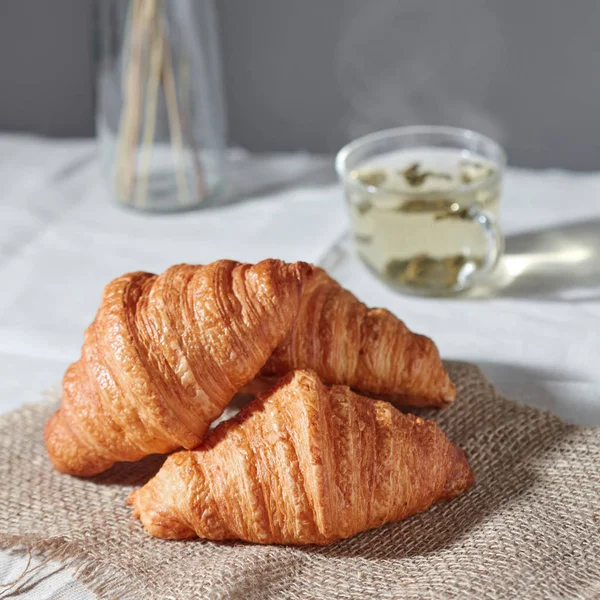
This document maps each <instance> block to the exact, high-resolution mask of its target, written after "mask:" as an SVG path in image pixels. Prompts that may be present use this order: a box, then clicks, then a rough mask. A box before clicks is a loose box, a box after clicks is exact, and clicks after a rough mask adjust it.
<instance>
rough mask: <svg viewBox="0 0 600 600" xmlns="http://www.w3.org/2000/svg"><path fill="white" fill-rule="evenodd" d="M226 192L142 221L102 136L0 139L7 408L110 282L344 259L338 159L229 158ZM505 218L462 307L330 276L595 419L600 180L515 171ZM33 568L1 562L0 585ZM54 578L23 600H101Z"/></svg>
mask: <svg viewBox="0 0 600 600" xmlns="http://www.w3.org/2000/svg"><path fill="white" fill-rule="evenodd" d="M228 183H229V190H228V192H227V196H226V197H227V202H228V203H227V205H225V206H222V207H220V208H214V209H207V210H204V211H196V212H191V213H180V214H174V215H149V214H144V213H138V212H134V211H129V210H124V209H122V208H120V207H118V206H116V205H114V204H113V203H112V202H111V200H110V197H109V194H108V191H107V189H106V187H105V183H104V181H103V178H102V174H101V173H100V171H99V168H98V164H97V161H96V152H95V144H94V142H93V141H90V140H85V141H69V142H65V141H62V142H58V141H49V140H42V139H39V138H33V137H23V136H9V135H2V136H0V413H2V412H8V411H10V410H13V409H15V408H18V407H19V406H21V405H23V404H24V403H31V402H37V401H38V400H39V399H40V398H41V396H42V392H43V391H44V390H48V389H51V388H53V387H57V386H58V385H59V383H60V379H61V377H62V374H63V372H64V370H65V369H66V367H67V366H68V364H69V363H70V362H72V361H73V360H75V359H76V358H77V357H78V355H79V350H80V347H81V343H82V336H83V331H84V329H85V327H86V326H87V325H88V324H89V322H90V321H91V320H92V318H93V316H94V313H95V311H96V309H97V307H98V302H99V298H100V294H101V292H102V288H103V286H104V285H105V284H106V283H107V282H108V281H109V280H111V279H112V278H114V277H115V276H118V275H120V274H122V273H125V272H127V271H134V270H147V271H153V272H160V271H162V270H164V269H165V268H167V267H168V266H170V265H172V264H174V263H178V262H190V263H206V262H210V261H212V260H216V259H219V258H234V259H238V260H242V261H248V262H254V261H257V260H260V259H262V258H266V257H269V256H272V257H278V258H282V259H285V260H290V261H294V260H305V261H309V262H318V261H322V260H323V259H327V260H330V259H331V258H332V255H335V253H336V251H337V248H338V247H339V246H340V244H339V242H340V240H343V235H344V232H345V231H346V230H347V225H348V222H347V216H346V213H345V209H344V202H343V197H342V192H341V189H340V187H339V186H338V185H337V184H336V182H335V177H334V172H333V166H332V159H331V158H330V157H315V156H310V155H307V154H300V153H299V154H287V155H268V156H260V157H257V156H250V155H248V154H246V153H244V152H241V151H234V152H232V154H231V172H230V175H229V177H228ZM500 222H501V225H502V227H503V230H504V232H505V234H506V255H505V257H504V259H503V262H502V265H501V267H500V268H499V269H498V272H497V273H496V275H495V277H494V279H493V280H492V281H491V282H490V283H489V284H488V285H487V286H485V287H484V288H480V289H478V290H476V291H475V292H474V293H472V294H470V295H468V296H466V297H462V298H459V299H444V300H439V299H420V298H415V297H408V296H402V295H399V294H397V293H395V292H393V291H392V290H390V289H389V288H387V287H386V286H384V285H383V284H382V283H380V282H379V281H377V280H376V279H375V278H373V276H371V275H370V274H369V273H368V272H367V271H366V269H365V268H364V267H362V266H361V265H360V264H359V263H358V262H357V261H356V260H355V259H353V258H348V257H346V258H345V259H344V260H342V261H341V262H339V264H337V266H336V269H335V272H334V273H333V274H334V276H335V277H336V278H338V280H339V281H340V282H341V283H342V284H343V285H344V286H345V287H347V288H349V289H350V290H352V291H353V292H354V293H355V294H356V295H357V296H359V297H360V298H361V299H362V300H363V301H365V302H366V303H367V304H369V305H371V306H384V307H386V308H388V309H390V310H391V311H393V312H394V313H395V314H397V315H398V316H399V317H400V318H402V319H403V320H404V321H405V322H406V323H407V324H408V325H409V327H411V329H413V330H415V331H418V332H421V333H425V334H427V335H429V336H431V337H432V338H433V339H434V340H435V341H436V343H437V344H438V346H439V348H440V351H441V353H442V355H443V356H444V357H445V358H451V359H458V360H467V361H471V362H475V363H477V364H479V365H480V366H481V367H482V368H483V370H484V371H485V372H486V374H487V375H488V377H489V378H490V379H491V380H492V381H493V382H494V383H495V384H496V386H497V387H499V388H500V389H501V390H502V391H504V392H505V393H506V394H507V395H508V396H509V397H511V398H513V399H515V400H518V401H521V402H524V403H528V404H532V405H535V406H538V407H542V408H546V409H548V410H551V411H553V412H555V413H557V414H558V415H560V416H562V417H563V418H565V419H567V420H569V421H573V422H578V423H585V424H595V425H600V373H599V369H598V366H597V364H598V357H599V356H600V173H571V172H565V171H556V170H548V171H529V170H519V169H508V172H507V174H506V185H505V191H504V195H503V199H502V204H501V218H500ZM342 245H343V244H342ZM24 566H25V562H24V560H23V559H17V558H14V557H12V556H9V555H8V554H7V553H2V554H0V586H1V585H2V584H3V583H5V582H7V581H10V580H11V579H12V578H14V577H16V576H18V574H19V572H20V570H22V568H23V567H24ZM49 569H50V570H46V571H44V573H45V575H47V576H45V578H44V579H41V580H40V582H39V583H38V584H37V585H35V586H33V587H32V588H31V589H29V590H28V591H26V592H25V593H24V594H23V595H21V596H20V597H23V598H63V599H65V598H78V599H81V598H92V597H93V596H92V595H90V594H89V592H87V591H86V590H85V589H84V588H83V587H82V586H81V585H80V584H79V583H77V582H75V581H73V580H72V579H71V577H70V574H69V573H68V571H66V570H63V569H59V568H58V566H57V565H54V566H53V565H50V567H49ZM1 593H2V587H0V594H1Z"/></svg>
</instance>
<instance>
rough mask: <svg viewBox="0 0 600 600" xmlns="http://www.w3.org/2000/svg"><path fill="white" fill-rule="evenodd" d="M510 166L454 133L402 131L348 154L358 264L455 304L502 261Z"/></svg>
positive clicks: (492, 148)
mask: <svg viewBox="0 0 600 600" xmlns="http://www.w3.org/2000/svg"><path fill="white" fill-rule="evenodd" d="M505 163H506V157H505V154H504V151H503V150H502V148H501V147H500V146H499V145H498V144H497V143H496V142H494V141H493V140H491V139H490V138H487V137H485V136H483V135H481V134H479V133H476V132H474V131H470V130H466V129H457V128H452V127H436V126H426V127H425V126H423V127H400V128H398V129H390V130H386V131H381V132H378V133H374V134H371V135H367V136H365V137H363V138H360V139H357V140H355V141H353V142H351V143H350V144H348V145H347V146H345V147H344V148H342V149H341V150H340V152H339V153H338V155H337V159H336V169H337V172H338V175H339V177H340V179H341V180H342V182H343V184H344V189H345V193H346V198H347V202H348V209H349V211H350V221H351V227H352V236H353V239H354V244H355V247H356V250H357V252H358V255H359V256H360V257H361V259H362V260H363V261H364V262H365V263H366V265H367V266H368V267H369V268H370V269H371V270H372V271H374V272H375V273H376V274H377V275H378V276H379V277H380V278H381V279H383V280H384V281H385V282H386V283H389V284H391V285H393V286H394V287H396V288H399V289H400V290H402V291H404V292H409V293H413V294H421V295H429V296H447V295H452V294H455V293H458V292H461V291H464V290H467V289H469V288H471V287H472V286H473V285H475V284H476V283H478V282H482V281H483V280H485V279H487V278H488V277H489V275H490V274H491V272H492V271H493V270H494V268H495V267H496V265H497V264H498V261H499V260H500V257H501V255H502V251H503V247H504V242H503V237H502V233H501V231H500V229H499V227H498V225H497V221H496V220H497V216H498V203H499V199H500V190H501V183H502V175H503V170H504V166H505Z"/></svg>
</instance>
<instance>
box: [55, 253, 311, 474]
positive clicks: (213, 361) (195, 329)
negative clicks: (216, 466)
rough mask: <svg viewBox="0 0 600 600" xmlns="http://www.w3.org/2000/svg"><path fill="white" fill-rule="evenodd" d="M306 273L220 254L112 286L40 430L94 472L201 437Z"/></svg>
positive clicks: (59, 453) (257, 356)
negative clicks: (58, 403)
mask: <svg viewBox="0 0 600 600" xmlns="http://www.w3.org/2000/svg"><path fill="white" fill-rule="evenodd" d="M311 273H312V267H310V266H309V265H307V264H305V263H296V264H287V263H284V262H282V261H277V260H265V261H263V262H260V263H258V264H256V265H249V264H241V263H237V262H234V261H228V260H221V261H217V262H214V263H212V264H209V265H204V266H203V265H176V266H174V267H171V268H170V269H168V270H167V271H165V272H164V273H163V274H161V275H159V276H157V275H153V274H151V273H143V272H136V273H130V274H127V275H124V276H123V277H119V278H118V279H115V280H114V281H112V282H111V283H109V284H108V286H107V287H106V288H105V290H104V294H103V297H102V301H101V304H100V308H99V310H98V313H97V315H96V318H95V319H94V322H93V323H92V324H91V325H90V327H89V328H88V329H87V331H86V333H85V340H84V344H83V348H82V354H81V358H80V359H79V360H78V361H77V362H75V363H73V364H72V365H71V366H70V367H69V369H68V370H67V372H66V374H65V377H64V380H63V395H62V404H61V408H60V410H59V411H58V412H56V413H55V415H54V416H53V417H52V418H51V419H50V421H49V422H48V424H47V426H46V429H45V439H46V446H47V449H48V454H49V456H50V458H51V460H52V462H53V464H54V466H55V467H56V468H57V469H58V470H60V471H63V472H66V473H71V474H75V475H93V474H96V473H99V472H101V471H104V470H105V469H107V468H109V467H110V466H111V465H112V464H114V463H115V462H116V461H135V460H139V459H140V458H142V457H144V456H146V455H148V454H152V453H167V452H171V451H173V450H175V449H177V448H180V447H184V448H193V447H195V446H197V445H198V444H199V443H200V441H201V440H202V438H203V436H204V434H205V433H206V431H207V429H208V427H209V425H210V423H211V422H212V421H213V420H215V419H216V418H217V417H218V416H219V415H220V414H221V412H222V411H223V409H224V408H225V406H226V405H227V404H228V403H229V401H230V400H231V398H232V397H233V395H234V394H235V393H236V392H237V391H238V390H239V389H240V388H241V387H242V386H243V385H244V384H246V383H247V382H248V381H250V380H251V379H252V378H253V377H255V376H256V374H257V372H258V371H259V370H260V368H261V367H262V366H263V365H264V364H265V362H266V360H267V359H268V357H269V356H270V354H271V353H272V352H273V350H274V348H275V347H276V346H277V344H279V343H280V342H281V341H282V340H283V338H284V337H285V335H286V333H287V332H288V331H289V330H290V328H291V325H292V323H293V321H294V320H295V318H296V316H297V313H298V307H299V301H300V296H301V293H302V287H303V284H304V281H305V280H307V279H308V278H309V277H310V274H311Z"/></svg>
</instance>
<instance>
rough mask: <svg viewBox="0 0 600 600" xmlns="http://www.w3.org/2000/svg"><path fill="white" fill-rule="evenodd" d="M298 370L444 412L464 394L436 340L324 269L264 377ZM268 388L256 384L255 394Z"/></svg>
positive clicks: (307, 289)
mask: <svg viewBox="0 0 600 600" xmlns="http://www.w3.org/2000/svg"><path fill="white" fill-rule="evenodd" d="M292 369H312V370H314V371H316V373H317V374H318V375H319V376H320V377H321V379H322V380H323V381H324V382H326V383H328V384H343V385H348V386H350V387H352V388H353V389H355V390H356V391H358V392H362V393H365V394H368V395H373V396H378V397H383V398H385V399H388V400H391V401H392V402H394V403H395V404H398V405H405V406H430V407H440V406H444V405H445V404H447V403H448V402H451V401H452V400H454V398H455V396H456V389H455V387H454V385H453V383H452V381H450V378H449V376H448V374H447V373H446V371H445V370H444V366H443V363H442V361H441V359H440V355H439V352H438V350H437V348H436V346H435V344H434V343H433V341H432V340H430V339H429V338H428V337H425V336H423V335H418V334H416V333H413V332H412V331H410V330H409V329H408V328H407V327H406V325H405V324H404V323H403V322H402V321H400V320H399V319H398V318H397V317H395V316H394V315H393V314H392V313H390V312H389V311H387V310H384V309H382V308H375V309H369V308H367V307H366V306H365V305H364V304H363V303H362V302H360V301H359V300H358V299H357V298H356V297H355V296H354V295H353V294H352V293H350V292H349V291H347V290H345V289H344V288H342V287H341V286H340V285H339V284H338V283H337V282H336V281H334V280H333V279H331V277H329V275H327V273H326V272H325V271H323V270H322V269H320V268H317V267H315V271H314V273H313V274H311V277H310V279H309V280H308V281H307V282H306V284H305V286H304V290H303V293H302V301H301V304H300V313H299V315H298V318H297V319H296V321H295V323H294V325H293V327H292V329H291V330H290V332H289V334H288V335H287V337H286V338H285V340H284V341H283V342H282V343H281V344H280V345H279V346H278V347H277V348H276V350H275V352H273V354H272V355H271V357H270V358H269V360H268V362H267V364H266V365H265V367H264V368H263V369H262V371H261V374H262V375H263V376H265V377H267V378H269V376H282V375H285V374H286V373H287V372H288V371H290V370H292ZM267 381H268V382H269V383H272V381H269V380H267ZM261 387H262V388H264V385H263V386H261V385H260V382H256V383H254V384H253V389H250V390H249V391H255V392H256V391H259V390H260V389H261Z"/></svg>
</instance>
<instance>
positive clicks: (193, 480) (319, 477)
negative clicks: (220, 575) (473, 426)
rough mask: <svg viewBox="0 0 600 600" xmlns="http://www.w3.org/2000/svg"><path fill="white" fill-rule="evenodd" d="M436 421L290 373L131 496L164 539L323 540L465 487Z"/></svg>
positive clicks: (463, 464) (461, 458) (468, 477)
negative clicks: (197, 537) (426, 419)
mask: <svg viewBox="0 0 600 600" xmlns="http://www.w3.org/2000/svg"><path fill="white" fill-rule="evenodd" d="M472 482H473V476H472V473H471V470H470V468H469V465H468V462H467V459H466V457H465V455H464V453H463V451H462V450H460V449H459V448H457V447H456V446H454V445H453V444H452V443H450V441H448V439H447V438H446V436H445V435H444V434H443V433H442V431H441V430H440V429H439V428H438V427H437V425H436V424H435V423H433V422H431V421H424V420H423V419H420V418H418V417H416V416H414V415H404V414H402V413H401V412H399V411H398V410H396V409H395V408H394V407H393V406H392V405H391V404H389V403H387V402H383V401H373V400H371V399H368V398H364V397H362V396H358V395H357V394H354V393H353V392H351V391H350V390H349V389H348V388H347V387H345V386H333V387H331V388H328V387H326V386H324V385H323V384H322V383H321V381H320V380H319V379H318V377H317V375H316V374H315V373H313V372H311V371H295V372H293V373H290V374H289V375H288V376H287V377H285V378H284V379H283V380H282V381H281V382H280V383H279V384H278V385H277V386H276V387H275V388H273V389H272V390H271V391H270V392H267V393H265V394H261V395H260V396H258V397H257V399H255V400H254V401H253V402H252V403H251V404H250V405H249V406H248V407H247V408H246V409H245V410H243V411H242V412H241V413H240V414H239V415H238V416H237V417H235V418H233V419H231V420H229V421H226V422H224V423H222V424H220V425H219V426H218V427H217V428H216V429H214V430H213V431H212V432H210V433H209V434H208V436H207V437H206V438H205V440H204V442H203V443H202V444H201V445H200V446H199V447H198V449H196V450H193V451H180V452H176V453H175V454H173V455H171V456H170V457H169V458H168V459H167V460H166V462H165V463H164V465H163V466H162V468H161V469H160V471H159V472H158V474H157V475H156V476H155V477H154V478H153V479H152V480H150V481H149V482H148V483H147V484H146V485H145V486H144V487H142V488H141V489H139V490H136V491H135V492H133V493H132V494H131V495H130V497H129V503H130V504H133V506H134V515H135V516H137V517H139V518H140V519H141V520H142V523H143V525H144V527H145V528H146V530H147V531H148V532H149V533H151V534H152V535H154V536H157V537H162V538H172V539H175V538H190V537H195V536H200V537H203V538H208V539H211V540H225V539H241V540H246V541H250V542H257V543H261V544H327V543H329V542H332V541H335V540H338V539H340V538H345V537H348V536H351V535H353V534H355V533H357V532H359V531H363V530H365V529H369V528H372V527H377V526H378V525H382V524H383V523H386V522H389V521H397V520H399V519H403V518H405V517H408V516H409V515H412V514H414V513H417V512H420V511H423V510H425V509H426V508H428V507H429V506H431V505H432V504H433V503H435V502H440V501H442V500H449V499H451V498H454V497H455V496H457V495H458V494H460V493H461V492H463V491H464V490H466V489H468V488H469V487H470V486H471V484H472Z"/></svg>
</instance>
